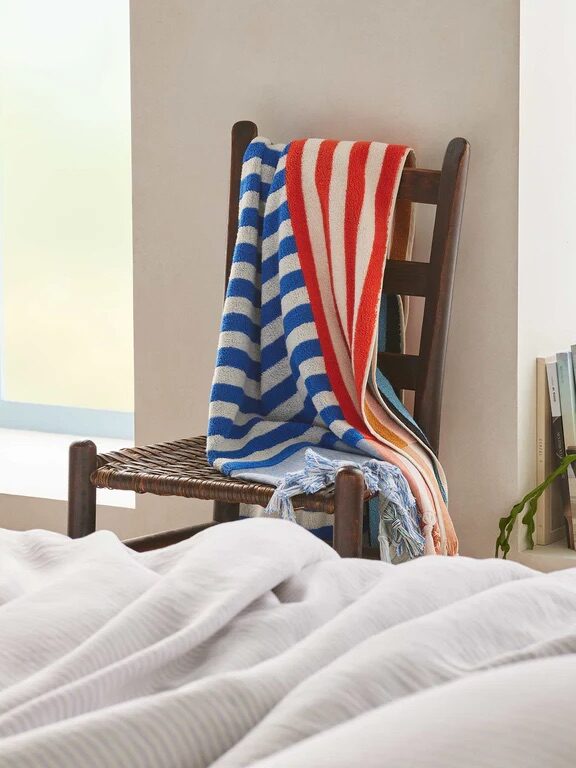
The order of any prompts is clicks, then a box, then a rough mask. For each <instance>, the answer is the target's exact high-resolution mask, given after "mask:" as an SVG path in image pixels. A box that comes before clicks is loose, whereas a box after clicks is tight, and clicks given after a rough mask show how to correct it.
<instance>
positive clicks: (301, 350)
mask: <svg viewBox="0 0 576 768" xmlns="http://www.w3.org/2000/svg"><path fill="white" fill-rule="evenodd" d="M313 357H322V348H321V347H320V341H319V340H318V339H309V340H308V341H302V342H301V343H300V344H298V345H297V346H296V347H294V349H293V350H292V354H291V355H290V362H292V360H293V361H294V363H295V364H296V365H297V366H298V367H300V366H301V365H302V363H303V362H305V361H306V360H310V359H311V358H313Z"/></svg>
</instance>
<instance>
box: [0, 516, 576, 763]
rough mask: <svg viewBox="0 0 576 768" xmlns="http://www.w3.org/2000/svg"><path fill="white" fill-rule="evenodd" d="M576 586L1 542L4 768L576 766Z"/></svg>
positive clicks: (533, 578)
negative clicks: (30, 767)
mask: <svg viewBox="0 0 576 768" xmlns="http://www.w3.org/2000/svg"><path fill="white" fill-rule="evenodd" d="M575 653H576V570H574V571H563V572H560V573H555V574H550V575H540V574H538V573H536V572H533V571H530V570H528V569H526V568H524V567H522V566H520V565H517V564H514V563H506V562H502V561H494V560H469V559H465V558H452V559H447V558H433V557H430V558H422V559H420V560H416V561H413V562H410V563H407V564H404V565H400V566H391V565H386V564H384V563H380V562H371V561H361V560H341V559H340V558H339V557H338V556H337V555H336V554H335V553H334V552H333V551H332V550H331V549H330V548H329V547H327V546H326V545H325V544H323V543H322V542H321V541H319V540H318V539H316V538H314V537H313V536H312V535H311V534H309V533H307V532H306V531H305V530H303V529H302V528H299V527H298V526H296V525H294V524H293V523H289V522H284V521H279V520H269V519H252V520H244V521H240V522H237V523H228V524H225V525H221V526H218V527H216V528H213V529H210V530H207V531H205V532H204V533H202V534H200V535H198V536H196V537H195V538H193V539H191V540H189V541H186V542H182V543H181V544H178V545H176V546H173V547H170V548H167V549H164V550H158V551H156V552H149V553H144V554H136V553H134V552H132V551H130V550H128V549H126V548H125V547H124V546H123V545H122V544H121V543H120V542H119V541H118V539H117V538H116V537H115V536H114V535H113V534H111V533H107V532H100V533H96V534H93V535H92V536H89V537H87V538H86V539H81V540H77V541H71V540H69V539H67V538H66V537H64V536H60V535H58V534H53V533H47V532H41V531H31V532H27V533H16V532H11V531H0V766H1V768H13V767H14V768H27V767H29V766H34V767H36V766H41V767H42V768H44V767H45V766H46V767H47V768H50V767H52V766H53V767H54V768H79V767H82V768H93V767H96V766H97V767H98V768H100V767H101V766H111V767H113V768H123V767H124V766H126V768H128V767H130V768H135V767H138V768H140V767H143V768H144V767H146V768H148V767H150V768H160V767H161V768H172V767H173V766H178V767H180V766H181V767H182V768H194V767H196V766H208V765H214V766H217V768H232V767H233V766H247V765H257V766H258V768H288V767H290V768H292V767H293V766H310V767H312V768H314V767H316V766H319V767H320V766H330V767H331V768H332V767H333V766H336V767H338V766H350V767H351V768H352V767H355V766H359V767H360V766H361V767H362V768H371V766H374V767H376V766H385V767H386V768H396V767H398V768H432V767H433V766H434V768H436V767H437V768H480V766H495V768H500V766H501V767H502V768H532V767H534V768H557V767H562V768H564V766H566V767H567V766H574V765H576V655H574V654H575Z"/></svg>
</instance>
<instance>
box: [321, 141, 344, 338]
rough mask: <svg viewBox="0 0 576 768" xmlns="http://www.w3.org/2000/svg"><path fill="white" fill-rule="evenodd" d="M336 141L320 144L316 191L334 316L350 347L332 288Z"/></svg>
mask: <svg viewBox="0 0 576 768" xmlns="http://www.w3.org/2000/svg"><path fill="white" fill-rule="evenodd" d="M337 144H338V142H337V141H333V140H332V139H330V140H325V141H323V142H322V144H320V149H319V150H318V159H317V160H316V174H315V181H316V191H317V192H318V199H319V201H320V209H321V211H322V226H323V228H324V240H325V241H326V255H327V257H328V269H329V271H330V290H331V291H332V300H333V302H334V309H335V311H336V318H337V320H338V326H339V328H340V333H341V334H342V340H343V342H344V344H345V345H346V346H347V347H348V349H350V345H349V344H348V342H347V340H346V334H345V332H344V326H343V324H342V323H343V322H344V321H345V318H342V317H340V312H339V311H338V304H337V302H336V292H335V290H334V275H333V272H332V247H331V243H330V180H331V178H332V164H333V161H334V151H335V149H336V146H337Z"/></svg>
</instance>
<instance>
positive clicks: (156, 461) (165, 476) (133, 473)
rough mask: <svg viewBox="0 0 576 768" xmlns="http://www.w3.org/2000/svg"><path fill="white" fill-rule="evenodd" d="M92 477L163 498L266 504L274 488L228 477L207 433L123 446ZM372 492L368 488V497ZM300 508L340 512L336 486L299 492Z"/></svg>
mask: <svg viewBox="0 0 576 768" xmlns="http://www.w3.org/2000/svg"><path fill="white" fill-rule="evenodd" d="M97 466H98V469H96V471H95V472H93V473H92V475H91V477H90V479H91V481H92V483H93V484H94V485H95V486H96V487H98V488H116V489H119V490H123V491H135V492H136V493H154V494H156V495H160V496H186V497H189V498H195V499H211V500H214V501H224V502H228V503H231V504H234V503H240V504H260V505H261V506H263V507H265V506H266V504H267V503H268V501H269V500H270V497H271V496H272V494H273V492H274V486H272V485H266V484H264V483H252V482H249V481H247V480H241V479H239V478H233V477H228V476H226V475H222V474H221V473H220V472H218V470H216V469H214V468H213V467H211V466H210V465H209V464H208V462H207V460H206V437H204V436H200V437H190V438H185V439H183V440H174V441H173V442H169V443H158V444H156V445H146V446H140V447H138V448H123V449H122V450H121V451H113V452H111V453H101V454H99V455H98V458H97ZM370 496H371V494H370V493H369V492H368V491H366V498H370ZM293 503H294V506H295V508H297V509H302V508H304V507H305V508H306V509H310V510H313V511H316V512H327V513H333V512H334V488H333V487H331V488H326V489H324V490H322V491H319V492H318V493H314V494H310V495H302V496H296V497H295V498H294V499H293Z"/></svg>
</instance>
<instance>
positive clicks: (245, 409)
mask: <svg viewBox="0 0 576 768" xmlns="http://www.w3.org/2000/svg"><path fill="white" fill-rule="evenodd" d="M210 400H212V401H213V402H214V401H215V400H221V401H222V402H223V403H232V404H233V405H237V406H238V407H239V408H240V411H241V412H242V413H246V414H250V413H253V414H258V413H260V402H259V401H258V400H255V399H254V398H253V397H248V395H246V394H245V393H244V390H243V389H242V387H235V386H234V385H233V384H213V385H212V392H211V394H210Z"/></svg>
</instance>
